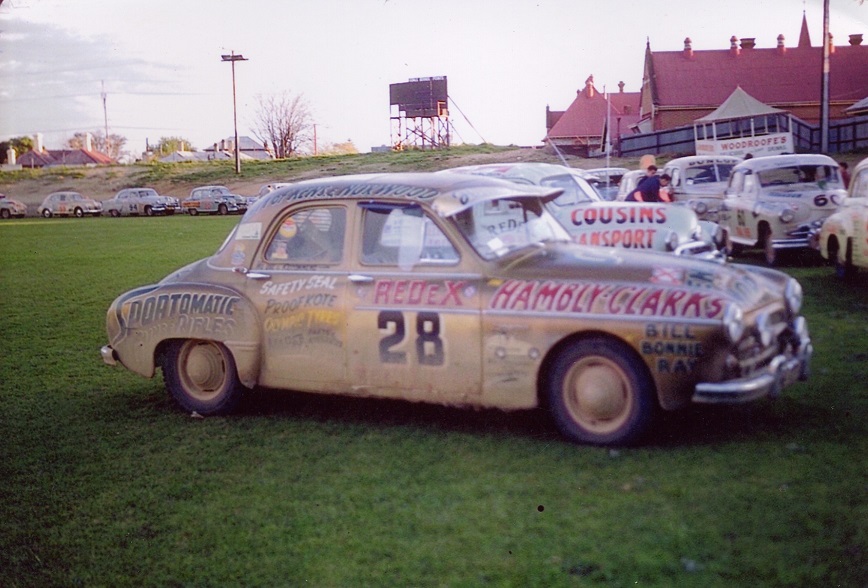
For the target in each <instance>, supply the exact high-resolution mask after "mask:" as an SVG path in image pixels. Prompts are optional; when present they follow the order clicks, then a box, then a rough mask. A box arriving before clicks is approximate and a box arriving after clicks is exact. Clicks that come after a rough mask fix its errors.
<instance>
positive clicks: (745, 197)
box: [719, 154, 847, 265]
mask: <svg viewBox="0 0 868 588" xmlns="http://www.w3.org/2000/svg"><path fill="white" fill-rule="evenodd" d="M846 197H847V192H846V191H845V190H844V183H843V181H842V180H841V175H840V173H839V172H838V164H837V163H836V162H835V160H834V159H832V158H831V157H828V156H826V155H809V154H801V155H770V156H768V157H755V158H753V159H748V160H746V161H743V162H742V163H740V164H738V165H737V166H735V167H734V168H733V170H732V175H731V176H730V178H729V185H728V186H727V188H726V193H725V196H724V200H723V203H722V204H721V208H720V221H719V223H720V226H721V228H722V229H723V231H724V233H725V238H726V241H727V245H726V248H727V252H728V253H730V254H733V255H734V254H738V253H739V251H740V250H741V249H742V248H746V247H747V248H750V247H758V248H760V249H762V250H763V253H764V255H765V260H766V263H767V264H768V265H775V264H776V263H777V262H778V258H779V252H780V251H781V250H794V249H805V248H807V247H808V246H809V242H810V236H811V233H812V232H813V231H816V230H817V229H818V228H819V227H820V225H822V223H823V220H824V219H825V218H826V217H828V216H829V215H831V214H832V213H833V212H835V210H836V209H837V208H838V205H839V204H841V203H842V202H843V201H844V199H845V198H846Z"/></svg>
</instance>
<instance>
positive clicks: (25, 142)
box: [0, 137, 33, 163]
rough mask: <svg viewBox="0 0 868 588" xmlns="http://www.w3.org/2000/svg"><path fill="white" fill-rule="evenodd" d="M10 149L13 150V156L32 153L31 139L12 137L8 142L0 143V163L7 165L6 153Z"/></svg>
mask: <svg viewBox="0 0 868 588" xmlns="http://www.w3.org/2000/svg"><path fill="white" fill-rule="evenodd" d="M10 147H12V148H13V149H14V150H15V156H16V157H17V156H19V155H21V154H22V153H24V152H25V151H33V138H32V137H14V138H12V139H9V140H8V141H2V142H0V163H7V161H6V159H7V158H6V152H7V151H8V150H9V148H10Z"/></svg>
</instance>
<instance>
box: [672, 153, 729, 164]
mask: <svg viewBox="0 0 868 588" xmlns="http://www.w3.org/2000/svg"><path fill="white" fill-rule="evenodd" d="M710 161H711V162H714V163H740V162H741V161H742V159H741V157H735V156H733V155H687V156H685V157H676V158H675V159H672V160H670V161H668V162H667V163H666V166H670V165H672V164H673V163H678V164H681V163H683V164H687V165H691V164H700V163H706V162H710Z"/></svg>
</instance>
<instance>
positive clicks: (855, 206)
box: [815, 159, 868, 278]
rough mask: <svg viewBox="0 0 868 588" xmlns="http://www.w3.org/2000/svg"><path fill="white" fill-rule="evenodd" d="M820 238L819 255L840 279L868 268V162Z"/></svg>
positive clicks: (854, 177) (855, 175)
mask: <svg viewBox="0 0 868 588" xmlns="http://www.w3.org/2000/svg"><path fill="white" fill-rule="evenodd" d="M818 234H819V236H818V238H817V239H816V241H815V242H816V246H817V247H818V248H819V250H820V255H822V256H823V257H824V258H826V259H828V260H829V261H830V262H832V263H834V264H835V272H836V273H837V274H838V276H839V277H842V278H844V277H848V276H850V275H851V274H853V273H855V272H856V269H857V268H860V267H861V268H868V159H863V160H862V161H860V162H859V164H858V165H856V167H855V169H854V170H853V173H852V176H851V178H850V188H849V192H848V195H847V198H846V199H845V200H844V202H842V203H841V205H840V207H839V208H838V211H837V212H835V213H834V214H832V215H831V216H829V217H828V218H827V219H826V220H824V221H823V225H822V227H821V229H820V230H819V231H818Z"/></svg>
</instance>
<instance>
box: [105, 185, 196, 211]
mask: <svg viewBox="0 0 868 588" xmlns="http://www.w3.org/2000/svg"><path fill="white" fill-rule="evenodd" d="M102 207H103V211H104V212H105V213H106V214H108V215H109V216H114V217H118V216H154V215H172V214H175V213H176V212H179V211H180V210H181V204H180V202H179V201H178V199H177V198H174V197H172V196H163V195H161V194H160V193H158V192H157V191H156V190H154V189H153V188H124V189H123V190H120V191H119V192H117V193H116V194H115V195H114V196H112V197H111V198H109V199H108V200H104V201H103V203H102Z"/></svg>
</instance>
